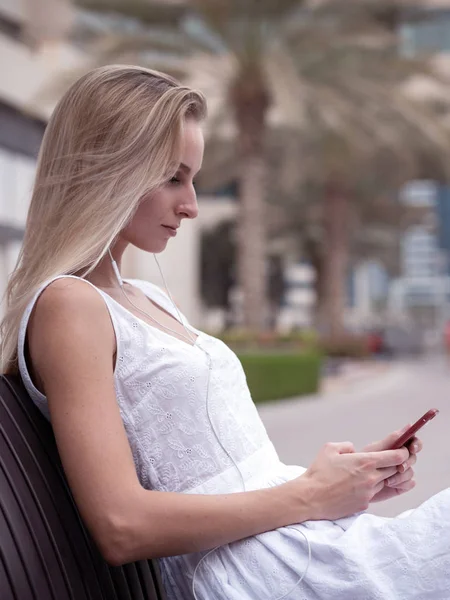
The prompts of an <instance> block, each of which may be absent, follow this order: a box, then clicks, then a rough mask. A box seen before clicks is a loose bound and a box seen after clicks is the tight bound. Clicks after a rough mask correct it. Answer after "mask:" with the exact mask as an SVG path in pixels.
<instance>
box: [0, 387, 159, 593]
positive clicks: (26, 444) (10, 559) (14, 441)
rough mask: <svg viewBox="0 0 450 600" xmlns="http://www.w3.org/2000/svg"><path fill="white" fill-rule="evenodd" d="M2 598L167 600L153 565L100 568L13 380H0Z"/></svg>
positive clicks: (37, 421) (50, 439) (47, 431)
mask: <svg viewBox="0 0 450 600" xmlns="http://www.w3.org/2000/svg"><path fill="white" fill-rule="evenodd" d="M118 484H119V482H118ZM0 598H1V600H18V599H20V600H36V599H41V598H42V599H45V600H165V595H164V593H163V591H162V586H161V581H160V576H159V571H158V568H157V565H156V563H154V562H153V561H140V562H136V563H131V564H128V565H125V566H123V567H110V566H109V565H108V564H107V563H106V562H105V561H104V560H103V558H102V557H101V555H100V553H99V551H98V550H97V548H96V546H95V544H94V543H93V541H92V539H91V537H90V535H89V533H88V532H87V530H86V529H85V527H84V525H83V523H82V521H81V518H80V515H79V513H78V511H77V508H76V506H75V503H74V501H73V498H72V495H71V493H70V490H69V487H68V484H67V481H66V479H65V477H64V472H63V469H62V466H61V463H60V460H59V457H58V452H57V448H56V444H55V440H54V436H53V433H52V429H51V426H50V425H49V423H48V422H47V421H46V419H45V418H44V417H43V416H42V415H41V413H40V412H39V410H38V409H37V408H36V407H35V406H34V404H33V402H32V401H31V399H30V398H29V396H28V395H27V393H26V391H25V389H24V387H23V385H22V383H21V381H20V380H19V379H18V378H15V377H0Z"/></svg>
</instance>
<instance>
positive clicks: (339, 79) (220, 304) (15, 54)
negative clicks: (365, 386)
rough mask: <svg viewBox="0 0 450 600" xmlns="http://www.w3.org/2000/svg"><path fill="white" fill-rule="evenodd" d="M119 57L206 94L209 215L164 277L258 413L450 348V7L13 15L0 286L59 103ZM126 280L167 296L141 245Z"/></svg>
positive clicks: (168, 261) (18, 9)
mask: <svg viewBox="0 0 450 600" xmlns="http://www.w3.org/2000/svg"><path fill="white" fill-rule="evenodd" d="M111 62H122V63H138V64H142V65H145V66H149V67H152V68H156V69H159V70H163V71H167V72H169V73H171V74H173V75H175V76H176V77H178V78H179V79H181V80H183V81H185V82H187V83H189V84H190V85H193V86H195V87H197V88H200V89H201V90H203V91H204V92H205V94H206V95H207V98H208V101H209V108H210V114H209V119H208V122H207V123H206V126H205V135H206V142H207V143H206V152H205V161H204V168H203V170H202V172H201V173H200V175H199V177H198V180H197V182H196V186H197V192H198V201H199V207H200V216H199V218H198V219H197V220H195V221H194V222H190V223H186V224H185V225H184V227H183V228H182V229H181V230H180V233H179V235H178V236H177V238H176V240H174V241H173V242H171V243H170V244H169V246H168V248H167V250H166V251H165V252H164V253H163V255H162V257H161V263H162V266H163V270H164V272H165V274H166V276H167V281H168V285H169V287H170V288H171V290H172V293H173V295H174V297H175V298H176V299H177V301H178V303H179V305H180V306H181V307H182V309H183V310H184V312H185V313H186V314H187V316H188V317H189V318H190V319H191V321H192V322H193V323H194V324H195V325H197V326H199V327H201V328H203V329H205V330H207V331H209V332H212V333H215V334H218V335H220V336H222V337H223V338H224V340H225V341H227V342H228V343H229V344H230V345H232V346H233V347H235V348H236V350H237V351H238V352H239V354H240V355H241V356H242V359H243V361H244V362H245V368H246V371H247V375H248V378H249V382H250V383H251V385H252V386H253V391H254V397H255V399H256V400H266V399H273V398H274V397H282V398H284V397H288V396H298V395H301V394H310V393H313V392H317V391H318V389H319V387H320V384H321V379H322V384H323V382H324V381H326V382H330V381H333V377H334V376H336V375H339V374H342V373H346V372H348V369H349V366H348V365H355V364H357V365H359V366H361V364H364V365H368V364H369V363H370V361H372V363H371V364H373V360H374V359H376V361H377V365H379V363H380V361H385V362H387V361H389V360H393V359H401V358H405V357H406V358H407V359H410V358H411V357H426V356H430V355H433V356H436V355H439V354H441V355H443V354H445V352H449V347H450V180H449V174H450V173H449V171H450V169H449V165H450V161H449V157H450V3H449V2H446V1H443V0H441V1H438V0H434V1H433V0H411V1H406V0H405V1H402V0H397V1H395V0H331V1H330V0H277V1H276V2H275V0H184V1H183V0H159V1H153V0H73V1H70V0H0V287H1V288H2V290H4V288H5V285H6V281H7V278H8V274H9V273H10V272H11V270H12V269H13V267H14V264H15V260H16V257H17V253H18V248H19V247H20V243H21V237H22V233H23V229H24V225H25V220H26V213H27V206H28V202H29V198H30V191H31V187H32V182H33V176H34V171H35V164H36V156H37V152H38V149H39V144H40V141H41V138H42V135H43V133H44V130H45V125H46V121H47V119H48V117H49V115H50V114H51V111H52V108H53V107H54V105H55V103H56V101H57V100H58V98H59V97H60V95H61V94H62V93H63V92H64V90H65V89H66V87H67V86H68V85H69V84H70V82H71V81H73V80H74V79H75V78H77V77H78V76H79V75H81V74H82V73H83V72H85V71H86V70H88V69H90V68H92V67H94V66H96V65H100V64H105V63H111ZM124 272H125V275H126V276H128V277H136V278H143V279H150V280H152V281H154V282H155V283H158V284H160V283H161V282H160V281H159V276H158V275H157V272H156V270H155V267H154V261H153V259H152V257H149V256H148V255H145V254H143V253H141V252H140V251H138V250H136V249H132V248H131V249H130V250H129V251H127V255H126V258H125V263H124ZM300 366H301V367H302V368H301V369H300ZM345 369H347V371H345ZM300 372H301V373H302V375H299V373H300ZM274 373H275V375H274Z"/></svg>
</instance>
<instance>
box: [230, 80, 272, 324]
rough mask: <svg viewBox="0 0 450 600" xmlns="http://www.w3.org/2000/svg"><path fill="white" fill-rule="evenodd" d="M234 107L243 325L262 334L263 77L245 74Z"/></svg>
mask: <svg viewBox="0 0 450 600" xmlns="http://www.w3.org/2000/svg"><path fill="white" fill-rule="evenodd" d="M231 102H232V104H233V109H234V115H235V120H236V124H237V129H238V152H239V165H240V170H239V202H240V211H239V219H238V223H237V280H238V285H239V289H240V290H241V292H242V295H243V306H242V309H243V325H244V327H246V328H248V329H252V330H261V329H264V328H265V327H266V326H267V318H268V300H267V277H266V248H267V243H266V224H265V209H266V204H265V194H266V181H265V175H266V159H265V151H264V139H265V130H266V121H267V111H268V108H269V94H268V92H267V90H266V86H265V82H264V79H263V77H262V76H261V75H260V74H259V73H258V72H257V71H255V70H253V71H252V72H250V73H245V75H244V74H241V76H240V77H239V79H238V80H237V81H236V83H235V85H234V86H233V89H232V90H231Z"/></svg>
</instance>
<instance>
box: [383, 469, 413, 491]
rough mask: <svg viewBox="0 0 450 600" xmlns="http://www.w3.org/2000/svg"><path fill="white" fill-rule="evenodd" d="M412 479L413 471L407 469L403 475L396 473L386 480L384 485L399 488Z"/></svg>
mask: <svg viewBox="0 0 450 600" xmlns="http://www.w3.org/2000/svg"><path fill="white" fill-rule="evenodd" d="M413 477H414V470H413V469H408V470H407V471H405V473H396V474H395V475H392V476H391V477H389V478H388V479H386V482H385V483H386V485H388V486H389V487H400V486H403V485H404V484H406V483H408V482H409V481H411V480H412V478H413Z"/></svg>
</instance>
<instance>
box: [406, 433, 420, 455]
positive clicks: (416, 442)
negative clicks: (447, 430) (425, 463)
mask: <svg viewBox="0 0 450 600" xmlns="http://www.w3.org/2000/svg"><path fill="white" fill-rule="evenodd" d="M422 448H423V443H422V440H421V439H419V438H416V437H415V438H413V439H412V441H411V443H410V444H409V446H408V450H409V451H410V453H411V454H417V453H418V452H420V451H421V450H422Z"/></svg>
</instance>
